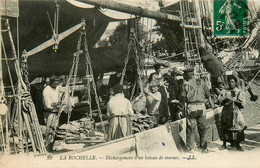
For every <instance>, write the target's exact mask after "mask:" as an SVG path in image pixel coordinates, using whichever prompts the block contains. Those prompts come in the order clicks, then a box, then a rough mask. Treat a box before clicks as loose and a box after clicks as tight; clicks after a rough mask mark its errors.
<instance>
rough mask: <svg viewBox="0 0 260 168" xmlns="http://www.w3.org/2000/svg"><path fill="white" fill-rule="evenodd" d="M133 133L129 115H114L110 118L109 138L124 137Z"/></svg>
mask: <svg viewBox="0 0 260 168" xmlns="http://www.w3.org/2000/svg"><path fill="white" fill-rule="evenodd" d="M131 134H132V126H131V121H130V118H129V117H113V118H111V120H110V125H109V130H108V140H113V139H118V138H122V137H125V136H128V135H131Z"/></svg>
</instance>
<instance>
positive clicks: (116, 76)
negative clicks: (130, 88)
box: [108, 68, 122, 95]
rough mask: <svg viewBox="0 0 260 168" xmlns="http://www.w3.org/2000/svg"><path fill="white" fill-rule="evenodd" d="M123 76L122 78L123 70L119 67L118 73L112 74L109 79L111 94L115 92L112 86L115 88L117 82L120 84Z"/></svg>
mask: <svg viewBox="0 0 260 168" xmlns="http://www.w3.org/2000/svg"><path fill="white" fill-rule="evenodd" d="M121 78H122V72H121V71H120V69H119V68H117V69H116V73H114V74H112V75H110V77H109V81H108V86H109V88H110V94H111V95H113V94H114V92H113V89H112V88H113V87H114V86H115V85H116V84H119V83H120V80H121Z"/></svg>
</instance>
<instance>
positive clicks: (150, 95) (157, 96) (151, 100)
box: [144, 80, 161, 126]
mask: <svg viewBox="0 0 260 168" xmlns="http://www.w3.org/2000/svg"><path fill="white" fill-rule="evenodd" d="M158 89H159V81H158V80H153V81H151V83H150V84H149V88H145V89H144V92H145V94H146V102H147V105H146V107H147V113H148V114H149V115H150V116H153V118H154V122H155V125H156V126H157V125H158V122H159V107H160V103H161V93H160V92H159V91H158Z"/></svg>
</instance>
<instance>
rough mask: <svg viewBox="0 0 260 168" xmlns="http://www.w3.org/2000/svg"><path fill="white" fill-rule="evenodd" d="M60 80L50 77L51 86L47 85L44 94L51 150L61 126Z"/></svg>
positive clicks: (47, 131)
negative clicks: (58, 88) (56, 132)
mask: <svg viewBox="0 0 260 168" xmlns="http://www.w3.org/2000/svg"><path fill="white" fill-rule="evenodd" d="M59 83H60V80H59V78H58V77H57V76H55V75H53V76H51V77H50V82H49V85H47V86H46V87H45V88H44V90H43V93H42V96H43V106H44V116H45V121H46V148H47V150H51V148H52V145H53V143H54V136H55V130H56V127H57V126H58V124H59V119H58V111H59V107H60V103H61V102H60V101H61V98H60V97H61V96H60V92H59V91H58V90H57V86H58V85H59Z"/></svg>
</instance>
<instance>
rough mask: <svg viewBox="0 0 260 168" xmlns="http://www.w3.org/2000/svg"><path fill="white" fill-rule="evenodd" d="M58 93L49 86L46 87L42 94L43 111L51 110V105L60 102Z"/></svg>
mask: <svg viewBox="0 0 260 168" xmlns="http://www.w3.org/2000/svg"><path fill="white" fill-rule="evenodd" d="M59 95H60V93H59V91H58V90H56V89H53V88H52V87H50V86H49V85H48V86H46V87H45V88H44V90H43V93H42V100H43V106H44V109H45V110H53V109H54V107H53V105H52V104H53V103H58V102H60V96H59Z"/></svg>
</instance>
